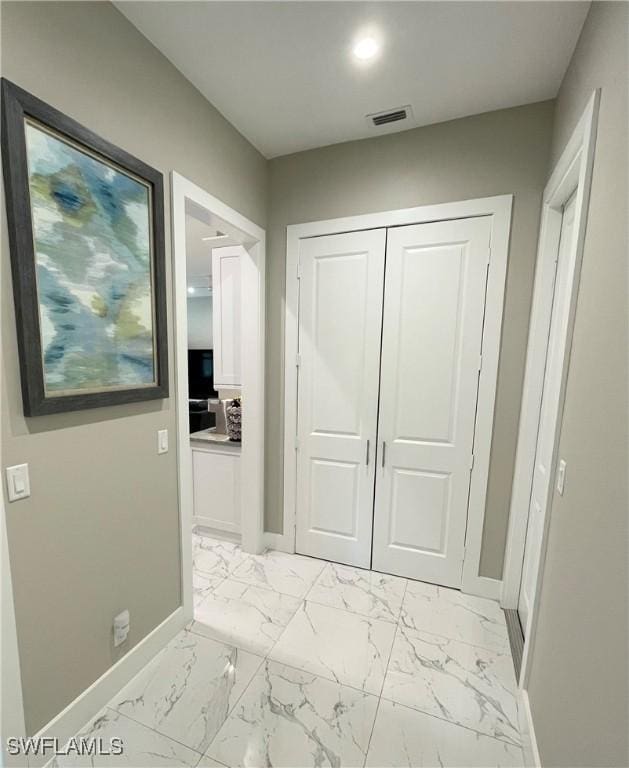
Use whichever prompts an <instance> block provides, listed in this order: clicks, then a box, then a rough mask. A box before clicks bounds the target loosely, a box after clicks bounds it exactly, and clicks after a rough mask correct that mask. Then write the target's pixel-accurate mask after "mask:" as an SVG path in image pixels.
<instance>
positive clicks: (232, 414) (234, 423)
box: [226, 398, 242, 443]
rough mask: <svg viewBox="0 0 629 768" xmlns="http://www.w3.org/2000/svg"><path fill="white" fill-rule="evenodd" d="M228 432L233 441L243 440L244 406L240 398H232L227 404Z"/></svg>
mask: <svg viewBox="0 0 629 768" xmlns="http://www.w3.org/2000/svg"><path fill="white" fill-rule="evenodd" d="M226 412H227V434H228V435H229V439H230V440H231V441H232V442H233V443H239V442H240V441H241V440H242V406H241V402H240V398H236V399H235V400H232V401H231V403H230V404H229V405H228V406H227V409H226Z"/></svg>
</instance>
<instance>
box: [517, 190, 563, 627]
mask: <svg viewBox="0 0 629 768" xmlns="http://www.w3.org/2000/svg"><path fill="white" fill-rule="evenodd" d="M575 209H576V195H573V196H572V197H571V198H570V200H569V201H568V202H567V203H566V205H565V207H564V211H563V216H562V220H561V234H560V239H559V252H558V257H557V267H556V277H555V288H554V296H553V307H552V313H551V323H550V333H549V337H548V352H547V356H546V367H545V370H544V384H543V390H542V403H541V409H540V419H539V428H538V433H537V445H536V450H535V464H534V468H533V483H532V488H531V499H530V503H529V516H528V526H527V531H526V544H525V548H524V562H523V566H522V579H521V583H520V597H519V600H518V613H519V616H520V623H521V625H522V628H523V630H524V631H526V628H527V624H528V618H529V613H530V610H531V606H532V604H533V600H534V598H535V588H536V583H537V574H538V570H539V558H540V552H541V547H542V537H543V528H544V519H545V517H546V507H547V505H548V502H549V500H550V498H551V496H550V494H549V491H550V485H551V483H552V482H553V478H552V475H551V472H552V461H553V450H554V445H555V435H556V431H557V422H558V417H559V406H560V394H561V382H562V374H563V357H564V356H563V350H564V347H565V340H566V334H567V330H568V320H569V313H570V302H569V291H568V286H569V281H570V278H571V269H570V252H571V251H572V250H573V248H574V221H575Z"/></svg>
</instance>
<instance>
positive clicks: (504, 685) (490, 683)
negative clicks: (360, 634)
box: [382, 627, 521, 746]
mask: <svg viewBox="0 0 629 768" xmlns="http://www.w3.org/2000/svg"><path fill="white" fill-rule="evenodd" d="M382 697H383V698H385V699H390V700H392V701H395V702H397V703H398V704H406V705H408V706H409V707H414V708H415V709H419V710H421V711H422V712H426V713H427V714H429V715H434V716H435V717H441V718H443V719H445V720H449V721H450V722H452V723H455V724H457V725H463V726H465V727H467V728H472V729H474V730H476V731H479V732H480V733H485V734H487V735H488V736H493V737H494V738H496V739H501V740H503V741H508V742H510V743H512V744H515V745H517V746H520V745H521V740H520V733H519V727H518V712H517V702H516V681H515V676H514V673H513V662H512V661H511V657H510V656H509V654H507V653H504V654H501V653H496V652H495V651H488V650H485V649H484V648H478V647H475V646H473V645H467V644H466V643H459V642H457V641H456V640H448V639H447V638H444V637H440V636H438V635H432V634H429V633H427V632H415V631H414V630H410V629H404V628H403V627H398V630H397V633H396V636H395V641H394V643H393V650H392V652H391V658H390V660H389V666H388V669H387V674H386V677H385V680H384V687H383V689H382Z"/></svg>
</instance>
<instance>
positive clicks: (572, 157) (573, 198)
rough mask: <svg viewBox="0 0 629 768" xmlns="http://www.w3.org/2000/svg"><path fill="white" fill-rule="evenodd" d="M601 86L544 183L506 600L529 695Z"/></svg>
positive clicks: (559, 477)
mask: <svg viewBox="0 0 629 768" xmlns="http://www.w3.org/2000/svg"><path fill="white" fill-rule="evenodd" d="M599 100H600V92H599V91H595V92H594V93H593V94H592V96H591V98H590V100H589V102H588V104H587V106H586V108H585V110H584V112H583V114H582V116H581V118H580V120H579V122H578V124H577V126H576V127H575V129H574V131H573V134H572V136H571V137H570V139H569V141H568V143H567V144H566V147H565V149H564V151H563V152H562V154H561V156H560V158H559V160H558V161H557V164H556V165H555V168H554V170H553V172H552V174H551V176H550V179H549V180H548V183H547V185H546V187H545V189H544V195H543V208H542V216H541V224H540V236H539V249H538V258H537V267H536V273H535V287H534V294H533V307H532V310H531V322H530V329H529V342H528V349H527V357H526V370H525V377H524V391H523V394H522V407H521V411H520V429H519V434H518V447H517V455H516V465H515V473H514V479H513V491H512V496H511V510H510V515H509V531H508V536H507V549H506V555H505V567H504V588H503V595H502V604H503V607H504V608H505V609H508V610H510V611H511V612H512V613H513V614H515V613H516V612H517V616H518V618H519V622H516V621H513V622H512V626H513V627H514V628H515V629H517V624H518V623H519V624H520V628H521V630H522V635H523V638H520V642H521V641H522V639H523V650H522V664H521V670H520V675H519V683H520V688H521V689H522V694H523V696H524V697H525V698H526V688H527V685H528V672H529V668H530V660H531V657H532V653H533V641H534V637H535V628H536V625H537V617H538V611H539V595H540V592H541V586H542V579H543V573H544V561H545V555H546V543H547V536H548V526H549V510H550V507H551V504H552V498H553V494H554V493H555V492H557V493H562V492H563V483H564V479H565V472H566V467H565V465H564V466H563V467H562V466H561V464H562V462H561V461H560V458H559V456H558V451H559V436H560V431H561V419H562V413H563V403H564V399H565V390H566V382H567V378H568V368H569V362H570V351H571V345H572V331H573V327H574V319H575V312H576V303H577V295H578V289H579V279H580V272H581V260H582V256H583V245H584V241H585V230H586V224H587V211H588V202H589V195H590V186H591V180H592V168H593V163H594V149H595V143H596V125H597V116H598V107H599Z"/></svg>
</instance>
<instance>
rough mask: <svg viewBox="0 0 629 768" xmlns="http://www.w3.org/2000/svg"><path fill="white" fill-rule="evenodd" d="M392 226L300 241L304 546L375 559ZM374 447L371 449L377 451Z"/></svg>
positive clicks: (300, 516) (341, 557) (329, 554)
mask: <svg viewBox="0 0 629 768" xmlns="http://www.w3.org/2000/svg"><path fill="white" fill-rule="evenodd" d="M384 244H385V231H384V230H372V231H368V232H354V233H349V234H343V235H331V236H325V237H317V238H312V239H309V240H304V241H303V242H302V243H301V247H300V275H301V277H300V309H299V357H300V364H299V377H298V393H299V394H298V414H297V420H298V454H297V515H296V518H297V551H298V552H301V553H303V554H308V555H313V556H315V557H323V558H326V559H329V560H334V561H337V562H342V563H348V564H350V565H358V566H362V567H364V568H368V567H369V566H370V557H371V531H372V509H373V482H374V466H375V461H374V455H375V440H376V422H377V410H378V376H379V361H380V333H381V323H382V291H383V278H384ZM368 454H369V455H368Z"/></svg>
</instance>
